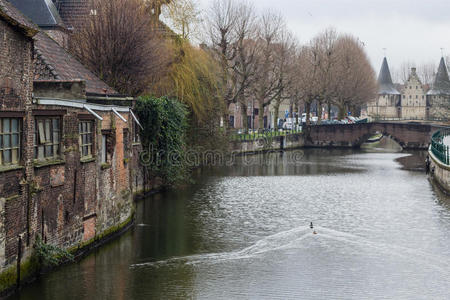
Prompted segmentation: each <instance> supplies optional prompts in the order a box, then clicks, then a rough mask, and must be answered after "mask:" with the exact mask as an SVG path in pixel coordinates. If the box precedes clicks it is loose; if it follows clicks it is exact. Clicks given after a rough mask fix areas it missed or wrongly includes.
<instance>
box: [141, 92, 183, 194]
mask: <svg viewBox="0 0 450 300" xmlns="http://www.w3.org/2000/svg"><path fill="white" fill-rule="evenodd" d="M135 110H136V113H137V115H138V118H139V120H140V122H141V124H142V127H143V130H141V141H142V144H143V146H144V154H145V155H141V160H143V164H144V165H145V167H146V168H147V170H148V171H149V172H150V175H152V176H153V177H159V178H161V179H162V181H163V183H164V184H165V185H172V184H175V183H177V182H180V181H182V180H184V179H185V178H186V176H187V172H188V170H187V167H186V164H185V163H184V160H183V157H184V153H185V150H186V130H187V128H188V125H187V124H188V122H187V115H188V109H187V108H186V106H185V105H184V104H182V103H181V102H179V101H178V100H176V99H173V98H168V97H161V98H157V97H153V96H142V97H139V98H138V101H137V103H136V107H135Z"/></svg>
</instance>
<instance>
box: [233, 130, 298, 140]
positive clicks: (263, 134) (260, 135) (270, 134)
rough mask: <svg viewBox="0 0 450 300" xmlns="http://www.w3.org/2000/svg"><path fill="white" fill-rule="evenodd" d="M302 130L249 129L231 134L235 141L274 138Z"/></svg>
mask: <svg viewBox="0 0 450 300" xmlns="http://www.w3.org/2000/svg"><path fill="white" fill-rule="evenodd" d="M301 132H302V130H301V129H299V130H295V129H291V130H267V129H265V130H263V131H257V130H255V131H249V132H246V133H238V132H236V133H235V134H233V135H232V139H233V140H235V141H254V140H259V139H267V138H274V137H278V136H286V135H291V134H297V133H301Z"/></svg>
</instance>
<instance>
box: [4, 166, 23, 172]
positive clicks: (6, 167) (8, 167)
mask: <svg viewBox="0 0 450 300" xmlns="http://www.w3.org/2000/svg"><path fill="white" fill-rule="evenodd" d="M23 168H24V166H18V165H14V166H3V167H0V173H3V172H10V171H16V170H21V169H23Z"/></svg>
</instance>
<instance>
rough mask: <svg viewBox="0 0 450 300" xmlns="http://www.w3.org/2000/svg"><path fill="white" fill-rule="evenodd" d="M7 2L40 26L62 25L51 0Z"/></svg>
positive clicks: (11, 0) (16, 0) (14, 0)
mask: <svg viewBox="0 0 450 300" xmlns="http://www.w3.org/2000/svg"><path fill="white" fill-rule="evenodd" d="M9 2H11V3H12V4H13V5H14V6H15V7H16V8H17V9H18V10H20V11H21V12H22V13H23V14H24V15H26V16H27V17H28V18H30V19H31V21H33V22H34V23H35V24H37V25H38V26H40V27H53V26H60V27H64V23H63V21H62V20H61V18H60V16H59V13H58V10H57V9H56V7H55V5H54V4H53V2H52V0H9Z"/></svg>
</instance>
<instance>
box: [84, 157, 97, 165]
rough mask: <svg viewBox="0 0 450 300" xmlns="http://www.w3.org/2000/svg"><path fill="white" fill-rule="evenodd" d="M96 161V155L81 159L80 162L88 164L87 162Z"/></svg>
mask: <svg viewBox="0 0 450 300" xmlns="http://www.w3.org/2000/svg"><path fill="white" fill-rule="evenodd" d="M94 161H96V158H95V157H89V158H82V159H80V162H81V163H82V164H87V163H90V162H94Z"/></svg>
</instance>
